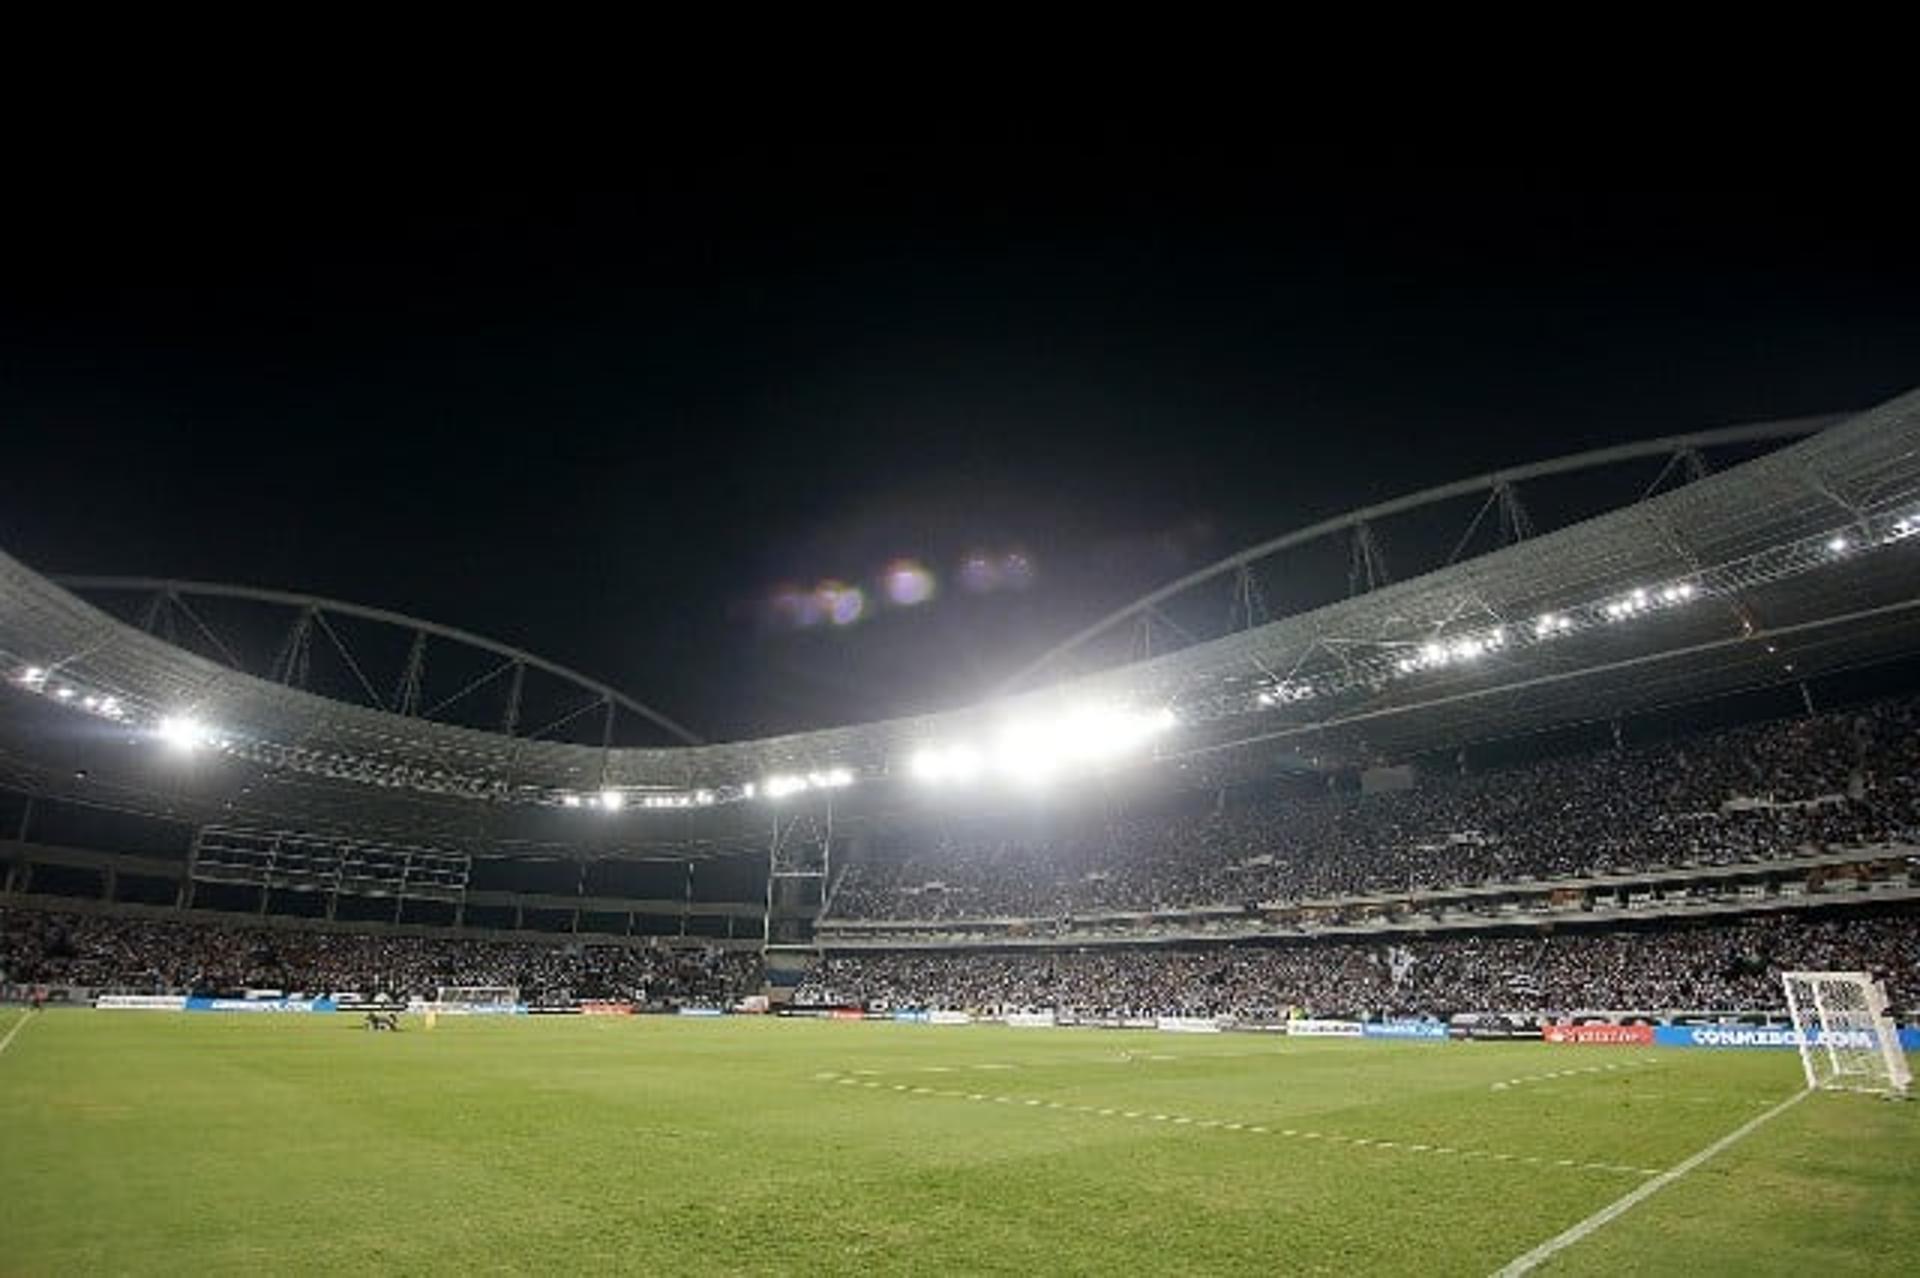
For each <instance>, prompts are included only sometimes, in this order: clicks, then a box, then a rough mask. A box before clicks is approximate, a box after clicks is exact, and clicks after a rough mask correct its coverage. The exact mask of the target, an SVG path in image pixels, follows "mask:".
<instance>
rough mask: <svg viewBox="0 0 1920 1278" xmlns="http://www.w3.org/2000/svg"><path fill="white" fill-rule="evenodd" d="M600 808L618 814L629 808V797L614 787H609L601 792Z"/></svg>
mask: <svg viewBox="0 0 1920 1278" xmlns="http://www.w3.org/2000/svg"><path fill="white" fill-rule="evenodd" d="M600 806H601V807H603V808H605V809H606V810H607V811H609V812H618V811H619V810H620V809H621V808H624V807H626V806H627V796H626V795H624V794H622V793H621V792H620V791H618V790H615V789H613V788H612V787H608V788H607V789H605V790H602V791H601V792H600Z"/></svg>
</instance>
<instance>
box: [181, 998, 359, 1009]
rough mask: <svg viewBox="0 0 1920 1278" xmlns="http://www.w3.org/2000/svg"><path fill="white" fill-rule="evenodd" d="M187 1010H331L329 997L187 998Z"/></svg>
mask: <svg viewBox="0 0 1920 1278" xmlns="http://www.w3.org/2000/svg"><path fill="white" fill-rule="evenodd" d="M187 1010H188V1011H189V1012H331V1011H333V1010H334V1005H333V1000H332V999H330V998H202V997H201V996H199V995H198V994H195V995H192V996H191V997H189V998H188V999H187Z"/></svg>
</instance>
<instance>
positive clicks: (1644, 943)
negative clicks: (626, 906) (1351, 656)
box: [799, 911, 1920, 1020]
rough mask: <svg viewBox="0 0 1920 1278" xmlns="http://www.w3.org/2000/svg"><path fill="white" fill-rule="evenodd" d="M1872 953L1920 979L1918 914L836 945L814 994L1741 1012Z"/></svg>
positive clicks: (1185, 1005) (1074, 1006) (1392, 1008)
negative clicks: (1148, 943) (1784, 979)
mask: <svg viewBox="0 0 1920 1278" xmlns="http://www.w3.org/2000/svg"><path fill="white" fill-rule="evenodd" d="M1833 967H1848V968H1860V967H1867V968H1871V969H1872V970H1873V971H1874V972H1876V973H1878V974H1882V975H1884V976H1886V977H1887V981H1888V988H1889V992H1890V993H1891V994H1892V996H1893V998H1894V1000H1895V1003H1896V1005H1900V1006H1905V1005H1906V1004H1908V1003H1911V1002H1912V1001H1913V999H1914V998H1915V995H1916V992H1920V914H1915V913H1913V912H1911V911H1906V912H1896V913H1892V914H1888V915H1884V916H1880V917H1875V918H1829V919H1801V918H1796V917H1793V916H1782V917H1778V918H1772V919H1766V920H1757V921H1748V922H1742V923H1736V924H1733V925H1730V926H1718V927H1669V928H1665V929H1661V930H1657V931H1642V930H1634V931H1620V930H1614V931H1604V932H1577V933H1568V934H1564V935H1550V936H1527V937H1494V936H1480V937H1463V938H1459V939H1447V940H1410V941H1406V942H1402V943H1398V944H1387V945H1378V944H1374V945H1370V944H1362V943H1356V942H1348V941H1322V942H1313V943H1304V944H1296V945H1291V946H1279V947H1276V946H1255V945H1239V946H1215V947H1210V948H1205V949H1183V950H1158V949H1140V948H1128V949H1113V950H1107V951H1074V950H1063V951H1053V952H1045V951H1042V952H1032V953H1019V954H1007V953H983V952H976V953H944V954H901V953H892V954H861V955H843V956H839V957H835V958H831V959H829V960H828V961H827V963H826V964H825V965H824V966H823V967H822V968H821V969H820V971H819V972H818V973H817V974H816V976H815V977H814V978H813V979H812V980H810V981H809V982H808V983H807V984H806V985H805V986H803V987H802V988H801V990H800V993H799V998H800V1000H801V1001H804V1002H812V1003H821V1004H837V1005H851V1006H862V1007H876V1008H952V1009H956V1010H965V1011H976V1012H981V1013H986V1014H995V1013H1003V1012H1007V1011H1023V1010H1029V1009H1043V1008H1044V1009H1055V1010H1058V1011H1060V1012H1063V1013H1070V1014H1074V1015H1078V1016H1081V1017H1116V1016H1117V1017H1136V1016H1139V1017H1151V1016H1206V1017H1212V1016H1238V1017H1243V1018H1249V1019H1255V1020H1260V1019H1269V1020H1271V1019H1278V1018H1280V1017H1282V1016H1284V1015H1285V1014H1286V1013H1287V1012H1288V1010H1289V1009H1292V1008H1301V1009H1305V1010H1307V1011H1309V1012H1311V1013H1313V1014H1316V1015H1338V1016H1381V1015H1390V1014H1397V1013H1404V1014H1414V1015H1446V1014H1450V1013H1459V1012H1500V1011H1513V1010H1521V1009H1524V1010H1527V1011H1532V1012H1544V1013H1552V1012H1572V1011H1580V1010H1601V1009H1610V1010H1620V1009H1668V1010H1679V1009H1685V1010H1692V1011H1736V1010H1748V1009H1755V1008H1772V1007H1775V1006H1777V1005H1778V1004H1779V1002H1780V977H1779V974H1780V972H1782V971H1785V970H1791V969H1794V968H1813V969H1823V968H1833Z"/></svg>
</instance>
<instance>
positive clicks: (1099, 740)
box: [908, 707, 1179, 785]
mask: <svg viewBox="0 0 1920 1278" xmlns="http://www.w3.org/2000/svg"><path fill="white" fill-rule="evenodd" d="M1178 723H1179V717H1178V716H1177V715H1175V714H1174V712H1173V711H1172V710H1171V709H1169V708H1162V709H1159V710H1151V711H1139V710H1124V709H1117V708H1114V707H1083V708H1081V709H1078V710H1073V711H1070V712H1068V713H1066V714H1064V715H1060V716H1058V717H1054V718H1030V719H1022V720H1018V721H1015V722H1012V723H1009V724H1007V725H1006V726H1004V727H1003V728H1002V729H1001V730H1000V732H999V733H998V734H997V735H996V736H995V737H994V739H993V741H992V743H991V744H989V745H985V746H982V745H976V744H973V743H969V742H952V743H947V744H940V745H926V746H922V747H920V748H919V749H918V750H916V751H914V753H913V755H912V757H911V759H910V760H909V764H908V770H909V772H910V773H911V774H912V775H913V777H914V778H915V779H916V780H919V781H924V782H928V783H931V784H936V785H966V784H969V783H971V782H974V781H977V780H979V779H981V778H983V777H986V776H989V775H993V776H999V777H1002V778H1005V779H1007V780H1010V781H1015V782H1019V783H1022V784H1037V783H1044V782H1046V781H1049V780H1051V779H1052V778H1053V777H1054V776H1056V775H1057V774H1059V773H1061V772H1065V771H1073V770H1085V769H1088V768H1097V767H1099V766H1101V765H1102V764H1106V763H1112V762H1115V761H1117V760H1119V759H1121V758H1123V757H1125V756H1126V755H1128V754H1132V753H1135V752H1137V751H1138V750H1139V749H1140V747H1142V746H1143V745H1144V744H1145V743H1146V742H1147V741H1149V740H1150V739H1152V738H1153V737H1155V736H1158V735H1159V734H1161V733H1163V732H1166V731H1168V730H1170V729H1172V728H1173V727H1175V726H1176V725H1177V724H1178Z"/></svg>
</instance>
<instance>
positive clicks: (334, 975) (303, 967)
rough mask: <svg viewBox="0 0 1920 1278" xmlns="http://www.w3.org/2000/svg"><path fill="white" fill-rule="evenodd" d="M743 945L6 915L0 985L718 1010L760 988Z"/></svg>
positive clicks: (0, 926)
mask: <svg viewBox="0 0 1920 1278" xmlns="http://www.w3.org/2000/svg"><path fill="white" fill-rule="evenodd" d="M760 979H761V976H760V956H759V955H758V954H756V953H752V952H749V951H741V950H721V949H717V948H710V947H707V948H698V949H688V948H667V947H664V946H632V947H628V946H616V945H555V944H552V943H544V942H543V943H533V942H525V941H479V940H443V939H439V938H433V937H419V936H383V935H367V934H363V933H347V932H319V931H304V930H302V931H292V930H277V929H276V930H266V929H255V928H228V927H222V926H219V925H215V924H205V923H176V922H170V921H165V920H157V919H134V918H119V917H113V916H109V915H80V914H54V913H44V912H41V911H37V910H0V981H4V982H11V983H14V984H43V985H77V986H83V987H86V988H88V989H92V990H94V991H96V992H99V993H114V994H184V993H227V992H233V991H238V990H245V989H276V990H286V991H290V992H291V991H298V992H302V993H308V994H327V993H337V992H343V991H352V992H355V993H359V994H362V995H365V996H368V997H372V996H374V995H375V994H385V995H388V996H390V997H392V998H396V999H406V998H414V997H424V998H431V997H432V996H433V994H434V992H435V991H436V990H437V989H438V988H440V987H441V986H456V985H464V986H488V985H490V986H511V987H514V988H517V989H518V990H519V991H520V996H521V998H522V999H523V1000H525V1001H527V1002H535V1003H539V1002H560V1001H565V1000H566V999H569V998H574V999H629V1000H632V1001H634V1002H636V1003H673V1004H708V1005H722V1004H728V1003H731V1002H733V1001H734V1000H736V999H738V998H740V997H742V996H743V995H746V994H754V993H758V992H759V991H760Z"/></svg>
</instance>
